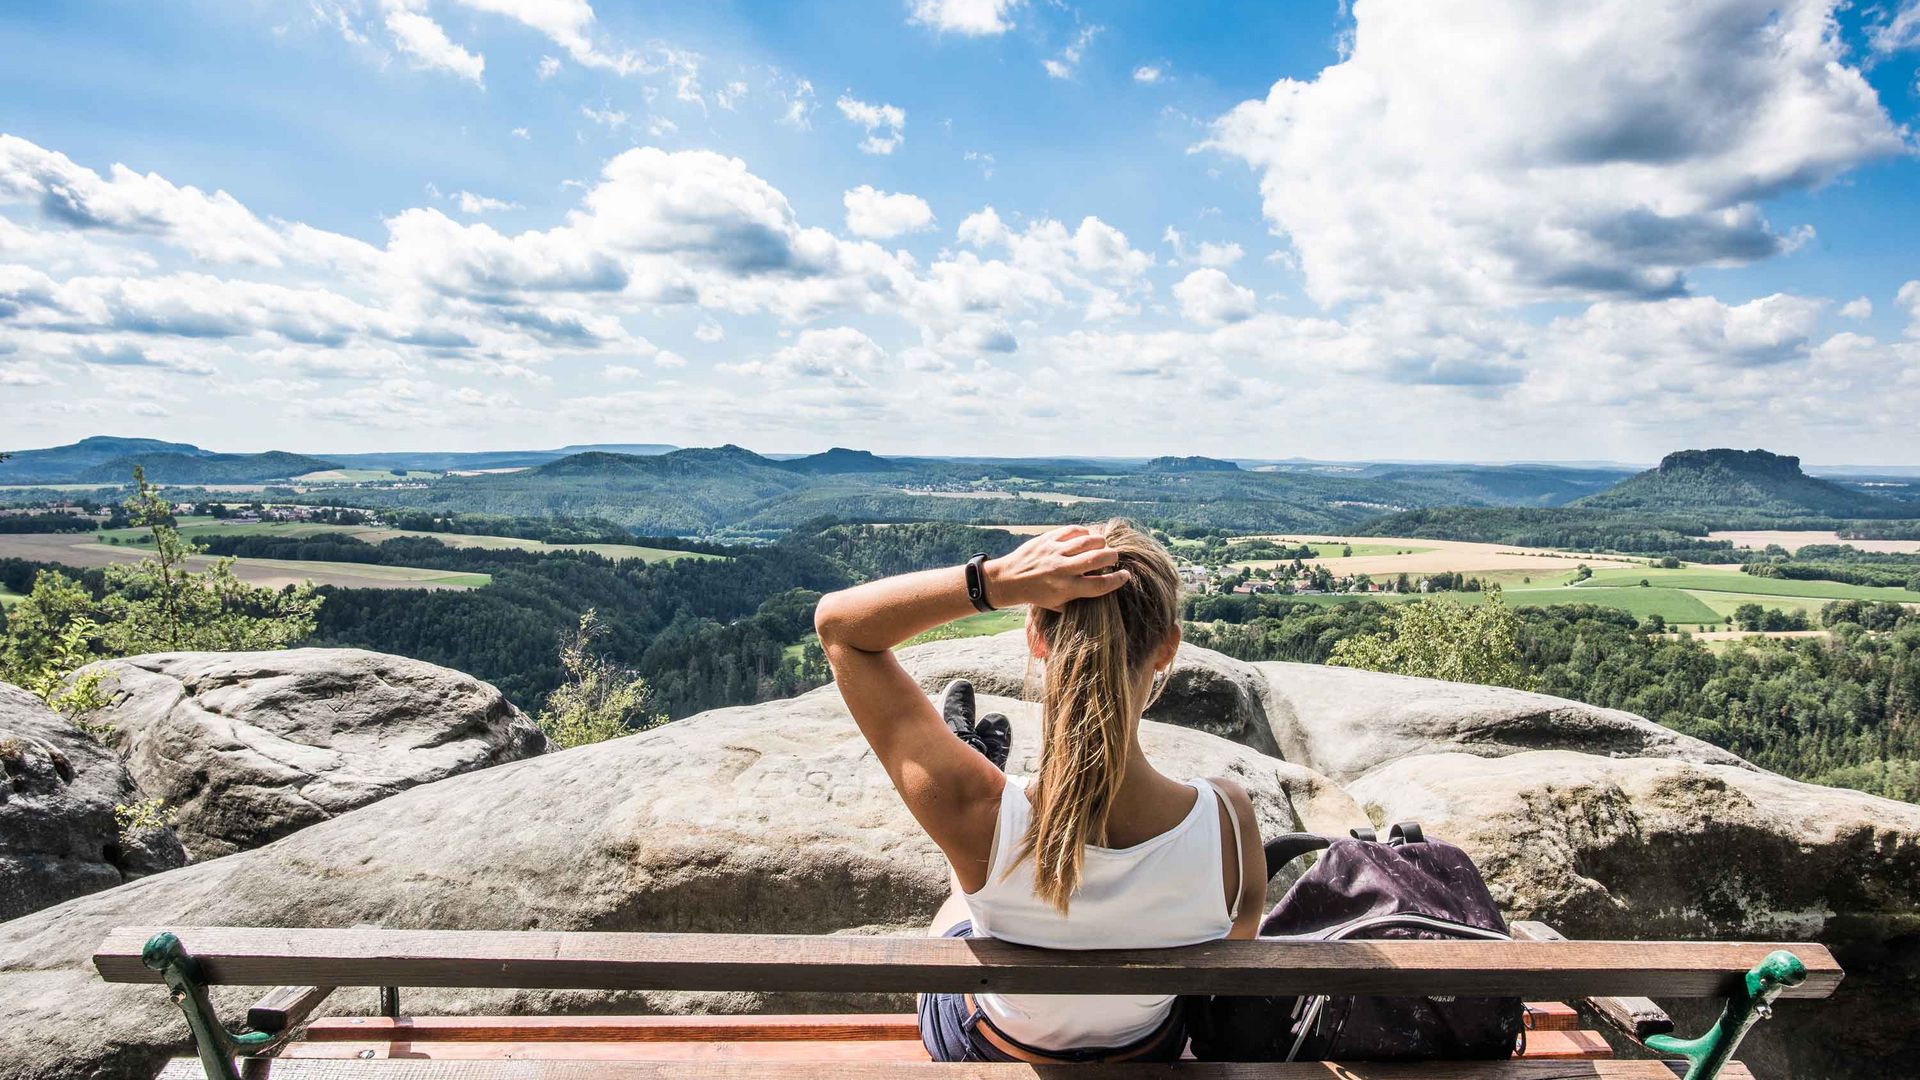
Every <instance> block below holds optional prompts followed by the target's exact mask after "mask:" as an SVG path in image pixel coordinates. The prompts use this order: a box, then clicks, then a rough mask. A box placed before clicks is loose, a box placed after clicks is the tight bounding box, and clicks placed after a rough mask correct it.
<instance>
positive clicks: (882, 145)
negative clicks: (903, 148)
mask: <svg viewBox="0 0 1920 1080" xmlns="http://www.w3.org/2000/svg"><path fill="white" fill-rule="evenodd" d="M834 104H835V105H838V106H839V107H840V115H842V116H844V117H846V118H847V119H848V120H849V121H851V122H853V123H855V124H858V125H860V126H861V127H863V128H865V129H866V130H867V137H866V138H864V139H862V140H860V149H861V151H862V152H863V153H868V154H891V153H893V152H894V151H895V150H897V149H899V148H900V144H901V142H903V141H904V140H905V139H906V134H905V132H906V127H907V110H905V109H902V108H900V107H899V106H898V105H874V104H871V103H869V102H865V101H861V100H860V99H859V98H856V97H851V96H849V95H846V94H842V95H840V98H839V100H837V101H835V102H834Z"/></svg>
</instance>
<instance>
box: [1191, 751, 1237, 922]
mask: <svg viewBox="0 0 1920 1080" xmlns="http://www.w3.org/2000/svg"><path fill="white" fill-rule="evenodd" d="M1198 783H1200V784H1201V785H1204V786H1205V787H1206V789H1207V790H1208V791H1210V792H1212V793H1213V802H1214V807H1215V812H1214V818H1213V821H1214V841H1215V842H1216V843H1218V842H1219V839H1220V836H1219V827H1220V814H1221V813H1225V814H1226V815H1227V822H1228V824H1230V825H1232V826H1233V860H1234V864H1235V865H1237V866H1238V867H1239V868H1240V871H1239V873H1237V874H1235V875H1234V880H1235V881H1236V882H1238V883H1239V887H1238V888H1236V889H1235V890H1234V892H1233V903H1231V904H1228V905H1227V918H1229V919H1232V920H1235V921H1238V920H1239V918H1240V898H1241V897H1242V896H1245V895H1246V892H1247V849H1246V845H1245V844H1243V843H1242V842H1241V839H1240V815H1239V814H1237V813H1235V812H1234V809H1233V804H1232V803H1230V802H1228V801H1227V795H1226V793H1225V792H1223V791H1221V790H1220V785H1218V784H1216V783H1214V782H1213V777H1211V776H1203V777H1201V778H1200V779H1199V781H1198Z"/></svg>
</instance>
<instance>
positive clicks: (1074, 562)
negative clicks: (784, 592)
mask: <svg viewBox="0 0 1920 1080" xmlns="http://www.w3.org/2000/svg"><path fill="white" fill-rule="evenodd" d="M1118 561H1119V555H1118V554H1117V553H1115V552H1113V551H1111V550H1109V549H1108V548H1107V544H1106V541H1105V540H1104V539H1102V538H1101V537H1099V536H1096V535H1094V534H1092V533H1089V532H1088V531H1087V530H1086V529H1084V528H1081V527H1080V526H1077V525H1074V526H1068V527H1067V528H1064V529H1056V530H1054V531H1052V532H1049V533H1046V534H1044V535H1041V536H1036V537H1034V538H1033V539H1031V540H1029V541H1027V542H1026V543H1024V544H1022V545H1020V547H1019V548H1017V549H1015V550H1014V551H1013V552H1012V553H1010V554H1008V555H1005V556H1003V557H1001V558H998V559H990V560H988V561H987V564H986V567H985V571H986V584H987V597H988V599H989V600H990V601H991V602H992V603H993V604H994V605H995V606H998V607H1014V606H1017V605H1022V604H1034V605H1038V606H1041V607H1047V608H1057V607H1059V606H1060V605H1062V604H1065V603H1067V602H1068V601H1070V600H1075V599H1079V598H1080V597H1083V596H1098V595H1101V594H1103V593H1107V592H1111V591H1113V590H1114V589H1117V588H1119V587H1120V586H1121V585H1122V584H1124V583H1125V581H1126V571H1124V570H1117V571H1113V572H1111V573H1108V572H1106V571H1108V570H1110V569H1111V568H1112V567H1113V566H1114V564H1115V563H1117V562H1118ZM972 611H973V604H972V602H971V601H969V600H968V599H967V590H966V575H965V570H964V568H962V567H957V566H956V567H948V568H945V569H940V570H923V571H920V572H919V573H914V574H901V575H899V576H897V577H890V578H883V579H881V580H879V581H870V582H868V583H866V584H864V585H856V586H854V587H853V588H850V589H843V590H841V591H840V592H836V593H829V594H828V595H826V596H824V597H822V598H821V600H820V606H819V607H818V608H817V609H815V611H814V617H813V624H814V629H815V630H816V631H818V633H819V635H820V647H821V648H822V649H824V650H825V651H826V654H827V662H828V663H829V664H831V665H832V667H833V677H834V681H835V683H837V684H838V685H839V688H840V695H841V697H843V698H845V699H846V702H847V710H848V711H849V712H851V713H852V714H853V719H854V722H855V723H856V724H858V725H860V732H861V734H863V735H865V736H866V738H867V743H868V745H870V746H872V747H873V752H874V755H875V756H876V757H878V758H879V759H880V763H881V764H882V765H883V766H885V767H886V770H887V775H888V776H889V777H891V778H892V780H893V786H894V788H895V789H896V790H898V791H899V792H900V797H901V799H902V800H903V801H904V802H905V803H906V804H907V809H908V810H909V811H911V812H912V813H913V816H914V818H915V820H917V821H919V822H920V825H921V827H922V828H924V829H926V830H927V835H928V836H931V837H932V838H933V841H934V843H936V844H938V845H940V848H941V850H942V851H944V852H946V854H947V861H948V862H949V863H951V864H952V865H953V868H954V871H955V873H956V874H958V875H959V877H960V883H961V885H962V887H963V888H966V889H967V890H968V891H970V892H971V891H973V890H974V889H978V888H979V887H980V885H981V884H983V883H984V882H985V880H986V864H987V857H988V854H989V851H990V849H991V847H992V844H993V823H994V814H995V813H996V812H997V808H998V806H999V801H1000V789H1001V787H1002V786H1003V785H1004V784H1005V779H1006V778H1005V777H1004V776H1003V775H1002V774H1001V772H1000V770H999V769H996V768H994V767H993V765H992V764H991V763H989V762H988V761H987V759H986V758H984V757H982V756H981V755H980V754H979V753H978V752H977V751H975V750H973V749H972V748H971V747H969V746H967V745H966V744H965V743H963V742H961V741H960V740H959V739H956V738H954V737H953V733H952V732H950V731H948V730H947V726H946V724H945V723H944V722H943V721H942V720H941V719H940V714H939V713H938V712H936V711H935V709H934V707H933V703H932V702H931V701H930V700H928V698H927V696H926V694H924V693H922V692H921V690H920V686H919V684H918V683H916V682H914V680H913V677H912V676H911V675H908V674H907V671H906V669H905V668H903V667H901V666H900V662H899V661H898V660H896V659H895V658H894V655H893V647H894V646H896V645H898V644H900V643H901V642H903V641H905V640H907V639H908V638H910V637H912V636H914V635H915V634H918V633H920V632H922V631H924V630H929V629H931V628H933V627H935V626H939V625H941V624H943V623H947V622H951V621H953V620H954V619H957V618H960V617H961V616H964V615H967V614H970V613H971V612H972Z"/></svg>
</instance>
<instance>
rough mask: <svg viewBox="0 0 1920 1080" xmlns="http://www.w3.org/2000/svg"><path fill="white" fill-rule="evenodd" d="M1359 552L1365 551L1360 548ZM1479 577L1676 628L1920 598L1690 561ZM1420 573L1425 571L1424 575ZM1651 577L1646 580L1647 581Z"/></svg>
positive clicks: (1514, 597) (1512, 591) (1319, 599)
mask: <svg viewBox="0 0 1920 1080" xmlns="http://www.w3.org/2000/svg"><path fill="white" fill-rule="evenodd" d="M1355 557H1356V558H1357V557H1358V555H1357V554H1356V556H1355ZM1471 573H1472V574H1473V576H1474V577H1478V578H1480V579H1481V580H1483V581H1485V582H1487V583H1488V584H1492V585H1499V586H1500V587H1501V590H1502V597H1503V599H1504V600H1505V601H1506V603H1507V604H1509V605H1510V606H1513V607H1516V608H1519V607H1551V606H1554V605H1558V604H1598V605H1600V606H1602V607H1610V608H1617V609H1619V610H1621V611H1625V612H1627V613H1629V614H1631V615H1633V616H1634V617H1636V618H1641V619H1644V618H1647V617H1648V616H1650V615H1658V616H1660V617H1661V618H1663V619H1665V620H1666V621H1667V623H1668V624H1669V625H1672V626H1676V627H1689V628H1693V627H1703V626H1723V625H1724V624H1725V623H1726V622H1727V620H1728V618H1729V617H1730V616H1732V615H1733V613H1734V611H1735V610H1736V609H1738V608H1739V607H1740V606H1741V605H1743V604H1758V605H1760V607H1762V608H1763V609H1778V610H1780V611H1784V612H1788V613H1793V612H1802V613H1804V614H1806V615H1807V617H1808V618H1809V619H1814V620H1817V619H1818V617H1819V614H1820V609H1821V608H1822V607H1823V606H1825V605H1826V604H1829V603H1831V602H1833V601H1835V600H1854V599H1862V600H1889V601H1897V602H1900V603H1908V604H1920V593H1915V592H1910V591H1908V590H1905V589H1881V588H1872V587H1869V586H1865V585H1847V584H1843V583H1841V582H1836V581H1798V580H1792V579H1787V578H1763V577H1754V576H1752V575H1750V574H1742V573H1740V572H1739V571H1737V570H1715V569H1708V568H1704V567H1682V568H1680V569H1678V570H1662V569H1659V568H1656V567H1631V568H1623V569H1600V570H1596V571H1594V573H1593V576H1592V577H1590V578H1588V579H1586V580H1585V581H1582V582H1578V583H1576V582H1574V580H1573V578H1574V573H1575V571H1573V570H1558V569H1554V570H1546V571H1542V570H1537V569H1534V570H1488V571H1472V572H1471ZM1416 576H1417V575H1416ZM1642 581H1645V582H1646V583H1647V584H1646V585H1645V586H1644V587H1643V586H1642V585H1641V584H1640V582H1642ZM1429 595H1435V596H1441V597H1444V598H1446V599H1448V600H1452V601H1454V602H1456V603H1462V604H1481V603H1485V602H1486V600H1487V595H1488V594H1486V593H1471V592H1459V593H1438V594H1429ZM1419 598H1420V594H1418V593H1366V594H1358V593H1352V594H1333V595H1325V596H1295V597H1293V599H1295V600H1302V601H1305V602H1307V603H1310V604H1319V605H1322V606H1325V605H1331V604H1347V603H1353V602H1355V601H1359V600H1379V601H1381V602H1383V603H1390V604H1391V603H1405V602H1406V601H1409V600H1416V599H1419Z"/></svg>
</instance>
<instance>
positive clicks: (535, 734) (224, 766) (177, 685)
mask: <svg viewBox="0 0 1920 1080" xmlns="http://www.w3.org/2000/svg"><path fill="white" fill-rule="evenodd" d="M83 671H98V672H101V673H104V674H105V675H106V676H107V678H106V681H105V682H104V683H103V684H102V688H103V689H104V690H106V691H108V692H109V693H110V696H111V703H110V704H109V705H108V706H107V707H106V708H104V709H101V710H99V712H98V714H97V715H96V716H95V717H94V719H95V720H97V721H99V722H103V723H109V724H112V725H113V727H114V729H115V745H116V746H117V747H118V748H119V749H120V751H121V753H122V754H123V755H124V757H125V759H126V763H127V768H128V769H129V770H130V771H131V772H132V774H133V778H134V780H135V782H136V783H138V785H139V786H140V788H141V790H143V791H144V792H146V794H147V795H149V796H153V797H158V798H161V799H164V800H165V801H166V805H167V806H168V807H169V808H171V810H172V811H173V813H174V818H175V822H176V827H177V828H178V831H179V833H180V839H181V840H182V842H184V843H185V844H186V846H187V850H188V852H190V853H191V854H192V856H193V857H194V858H195V859H208V858H213V857H215V856H219V855H225V854H228V853H230V852H233V851H238V850H242V849H245V848H252V847H258V846H260V845H261V844H264V843H267V842H269V841H272V840H275V839H278V838H280V837H282V836H285V835H287V834H288V833H291V832H293V831H294V830H296V829H301V828H305V827H307V826H309V825H312V824H314V823H315V822H319V821H325V820H326V819H328V818H331V817H334V816H336V815H339V814H342V813H345V812H346V811H349V810H352V809H355V808H356V807H360V806H365V805H366V804H368V803H371V802H374V801H375V800H378V799H384V798H386V797H388V796H390V795H393V794H395V793H396V792H400V791H404V790H406V789H408V788H411V787H415V786H418V785H420V784H425V783H430V782H432V781H435V780H441V779H445V778H446V777H449V776H454V775H457V774H459V773H464V772H470V771H472V770H474V769H481V768H485V767H487V766H490V765H498V764H500V763H502V762H506V761H516V760H519V759H520V758H524V757H528V756H530V755H533V754H539V753H542V752H544V751H545V750H546V745H547V742H546V736H545V735H543V734H541V732H540V729H539V728H538V727H537V726H536V725H535V724H534V723H533V721H532V720H530V719H528V718H527V716H526V714H524V713H522V712H521V711H520V710H519V709H517V708H515V707H514V706H513V704H512V703H511V702H509V701H508V700H507V699H506V698H505V697H504V696H502V695H501V693H500V692H499V691H498V690H495V689H494V688H493V687H492V686H490V685H488V684H486V683H483V682H481V681H480V680H478V679H475V678H473V677H472V676H470V675H464V674H461V673H460V672H457V671H453V670H450V669H448V668H443V667H438V666H436V665H433V664H428V663H425V662H422V661H419V660H408V659H405V658H403V657H398V656H387V655H383V654H381V653H372V652H364V651H362V650H359V649H289V650H285V651H280V652H235V653H156V654H153V655H150V656H134V657H128V658H126V659H124V660H108V661H103V662H101V663H98V664H93V665H91V666H89V667H87V668H85V669H83Z"/></svg>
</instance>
